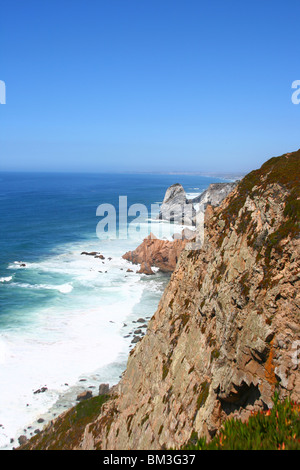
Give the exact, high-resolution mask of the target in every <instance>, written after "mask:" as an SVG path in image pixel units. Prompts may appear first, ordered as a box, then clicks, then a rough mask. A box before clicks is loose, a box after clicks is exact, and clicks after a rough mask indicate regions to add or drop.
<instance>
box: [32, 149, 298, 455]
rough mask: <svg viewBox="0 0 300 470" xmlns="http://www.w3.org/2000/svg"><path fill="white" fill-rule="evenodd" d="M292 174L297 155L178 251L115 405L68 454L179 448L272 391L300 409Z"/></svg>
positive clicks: (255, 181) (250, 180)
mask: <svg viewBox="0 0 300 470" xmlns="http://www.w3.org/2000/svg"><path fill="white" fill-rule="evenodd" d="M299 168H300V151H298V152H295V153H293V154H289V155H284V156H282V157H278V158H274V159H271V160H269V161H268V162H266V163H265V164H264V165H263V166H262V168H261V169H260V170H256V171H254V172H252V173H250V174H249V175H247V176H246V177H245V178H244V179H243V180H242V181H241V182H240V183H239V184H238V186H237V187H236V188H235V189H234V191H233V192H232V193H231V194H230V195H229V196H228V198H227V199H225V200H224V201H223V203H222V204H221V205H220V206H219V207H216V208H213V207H212V206H209V207H208V208H207V210H206V214H205V226H206V228H205V240H204V244H203V247H202V249H201V250H197V251H195V250H194V251H188V250H186V249H185V250H183V252H182V253H181V255H180V258H179V261H178V263H177V266H176V269H175V271H174V272H173V274H172V277H171V280H170V283H169V285H168V286H167V288H166V290H165V292H164V295H163V297H162V299H161V302H160V304H159V307H158V309H157V311H156V313H155V315H154V316H153V318H152V319H151V321H150V323H149V325H148V330H147V334H146V335H145V337H144V338H143V339H142V340H141V341H140V342H139V343H138V344H137V345H136V347H135V349H134V350H133V351H131V354H130V357H129V360H128V364H127V369H126V371H125V373H124V375H123V378H122V379H121V381H120V383H119V384H118V386H116V387H115V388H114V391H113V396H112V397H111V399H110V400H109V401H107V402H106V403H105V404H104V405H103V407H102V410H101V412H99V416H98V417H97V418H96V419H93V421H92V422H90V423H89V424H87V425H86V426H85V428H84V430H83V431H82V433H81V435H80V436H79V437H78V439H77V441H76V443H75V442H74V443H73V444H66V446H65V447H66V448H80V449H161V448H178V447H180V446H181V445H183V444H185V443H186V442H187V441H188V439H189V438H190V436H191V434H192V433H197V434H198V435H199V436H200V435H206V436H208V437H210V436H213V435H214V434H215V433H216V431H217V430H218V428H219V427H220V425H221V423H222V422H223V421H224V420H225V419H226V418H228V417H229V416H239V417H242V418H246V417H247V416H248V415H249V414H250V412H251V411H253V410H256V409H262V408H264V407H266V406H271V405H272V401H271V397H272V395H273V393H274V391H275V389H276V390H278V391H279V394H280V396H281V397H282V398H283V397H285V396H287V395H289V396H291V398H292V399H294V400H297V401H299V400H300V374H299V365H298V360H299V354H297V352H299V351H298V349H299V345H300V309H299V300H300V299H299V287H300V286H299V284H300V282H299V273H300V269H299V268H300V266H299V264H300V262H299V251H300V250H299V244H300V241H299V217H300V210H299V206H300V201H299V197H300V190H299V181H300V174H299ZM297 348H298V349H297ZM297 356H298V357H297ZM48 432H49V433H50V435H51V432H52V435H53V433H54V434H55V427H53V426H52V428H51V429H49V431H48ZM44 436H45V435H44ZM35 439H36V441H35V443H32V445H31V446H32V447H31V448H37V447H38V445H41V442H42V441H41V439H42V437H37V438H35ZM39 439H40V441H39ZM44 439H45V437H44ZM47 442H48V441H47ZM46 447H47V446H44V448H46Z"/></svg>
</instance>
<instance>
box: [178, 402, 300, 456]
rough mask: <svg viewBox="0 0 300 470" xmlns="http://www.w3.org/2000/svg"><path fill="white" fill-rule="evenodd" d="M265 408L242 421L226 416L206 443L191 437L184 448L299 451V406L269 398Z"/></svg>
mask: <svg viewBox="0 0 300 470" xmlns="http://www.w3.org/2000/svg"><path fill="white" fill-rule="evenodd" d="M273 402H274V406H273V408H272V409H269V410H268V411H261V412H259V413H255V414H253V415H252V416H250V418H249V419H248V421H246V422H242V421H241V420H240V419H234V418H231V419H228V420H227V421H225V423H224V424H223V426H222V428H221V429H220V431H219V432H218V434H217V435H216V436H215V437H214V438H213V439H212V441H210V442H207V441H206V439H205V438H201V439H197V437H196V438H195V436H194V435H192V436H191V439H190V442H189V443H188V445H187V446H185V447H184V449H185V450H300V405H298V404H296V403H293V402H291V401H290V400H288V399H286V400H285V401H283V402H280V401H279V399H278V395H275V396H274V398H273Z"/></svg>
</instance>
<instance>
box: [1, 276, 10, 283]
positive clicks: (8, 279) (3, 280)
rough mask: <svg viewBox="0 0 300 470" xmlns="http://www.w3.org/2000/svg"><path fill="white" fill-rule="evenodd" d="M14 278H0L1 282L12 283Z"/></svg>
mask: <svg viewBox="0 0 300 470" xmlns="http://www.w3.org/2000/svg"><path fill="white" fill-rule="evenodd" d="M12 278H13V277H12V276H8V277H0V282H10V281H11V280H12Z"/></svg>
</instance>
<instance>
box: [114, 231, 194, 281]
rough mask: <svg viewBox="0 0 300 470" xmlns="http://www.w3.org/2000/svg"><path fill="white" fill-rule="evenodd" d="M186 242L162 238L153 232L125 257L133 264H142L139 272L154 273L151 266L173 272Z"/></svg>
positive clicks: (124, 256)
mask: <svg viewBox="0 0 300 470" xmlns="http://www.w3.org/2000/svg"><path fill="white" fill-rule="evenodd" d="M185 244H186V240H174V241H168V240H160V239H158V238H156V237H155V235H153V234H152V233H151V234H150V235H149V236H148V237H147V238H145V240H144V241H143V242H142V243H141V244H140V245H139V246H138V247H137V248H136V249H135V250H134V251H128V252H127V253H125V254H124V255H123V258H124V259H126V260H128V261H131V263H133V264H141V265H142V266H141V270H140V271H138V272H141V273H145V274H153V271H151V266H155V267H157V268H159V269H160V270H161V271H163V272H172V271H174V269H175V267H176V263H177V261H178V258H179V256H180V253H181V251H182V250H183V248H184V246H185Z"/></svg>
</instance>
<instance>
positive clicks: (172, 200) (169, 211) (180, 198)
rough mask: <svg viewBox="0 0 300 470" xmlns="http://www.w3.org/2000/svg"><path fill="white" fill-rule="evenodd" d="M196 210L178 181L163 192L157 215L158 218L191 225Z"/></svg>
mask: <svg viewBox="0 0 300 470" xmlns="http://www.w3.org/2000/svg"><path fill="white" fill-rule="evenodd" d="M195 214H196V211H195V209H194V207H193V205H192V204H190V203H189V201H188V200H187V197H186V193H185V190H184V189H183V187H182V185H181V184H179V183H176V184H173V185H172V186H170V187H169V188H168V189H167V191H166V194H165V197H164V200H163V203H162V205H161V207H160V212H159V215H158V218H159V219H161V220H162V219H163V220H168V221H170V222H177V223H179V224H185V225H193V224H194V217H195Z"/></svg>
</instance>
